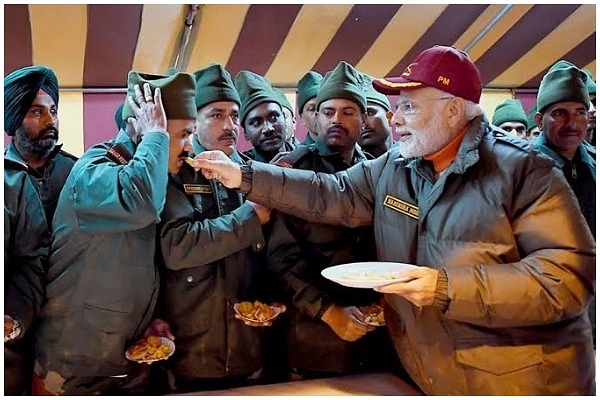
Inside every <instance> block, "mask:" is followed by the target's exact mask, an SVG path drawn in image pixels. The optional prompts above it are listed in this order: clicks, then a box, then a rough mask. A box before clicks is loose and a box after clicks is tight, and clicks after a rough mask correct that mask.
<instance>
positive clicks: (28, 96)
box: [4, 65, 58, 136]
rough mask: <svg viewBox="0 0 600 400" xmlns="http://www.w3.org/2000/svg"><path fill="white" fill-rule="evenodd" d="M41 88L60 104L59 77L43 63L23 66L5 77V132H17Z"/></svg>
mask: <svg viewBox="0 0 600 400" xmlns="http://www.w3.org/2000/svg"><path fill="white" fill-rule="evenodd" d="M40 89H41V90H43V91H44V92H46V93H48V95H49V96H50V97H51V98H52V100H54V103H55V104H56V105H58V79H57V78H56V75H55V74H54V71H52V69H50V68H48V67H45V66H43V65H34V66H29V67H23V68H20V69H18V70H16V71H13V72H11V73H10V74H8V75H7V76H6V77H5V78H4V132H6V133H7V134H8V135H10V136H13V135H14V134H15V131H16V130H17V129H18V128H19V127H20V126H21V123H22V122H23V118H25V114H27V111H29V107H31V104H32V103H33V100H35V98H36V96H37V94H38V92H39V90H40Z"/></svg>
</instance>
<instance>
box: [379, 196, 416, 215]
mask: <svg viewBox="0 0 600 400" xmlns="http://www.w3.org/2000/svg"><path fill="white" fill-rule="evenodd" d="M383 205H384V206H386V207H388V208H391V209H392V210H394V211H398V212H399V213H402V214H404V215H408V216H409V217H411V218H414V219H419V207H417V206H415V205H413V204H410V203H407V202H405V201H402V200H400V199H398V198H396V197H394V196H390V195H389V194H388V195H386V196H385V199H383Z"/></svg>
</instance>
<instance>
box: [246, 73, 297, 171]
mask: <svg viewBox="0 0 600 400" xmlns="http://www.w3.org/2000/svg"><path fill="white" fill-rule="evenodd" d="M235 87H236V89H237V91H238V93H239V95H240V100H241V102H242V104H241V106H240V124H241V126H242V127H243V128H244V135H245V137H246V139H247V140H248V141H249V142H250V143H252V149H250V150H248V151H246V152H244V154H245V155H247V156H248V157H250V158H251V159H253V160H257V161H262V162H269V161H271V160H272V159H273V157H275V156H276V155H277V154H279V153H281V152H284V151H290V150H292V149H293V148H292V146H291V145H290V144H289V143H287V142H286V141H285V132H286V125H285V116H284V113H283V106H282V104H281V98H280V96H278V95H277V93H275V91H274V90H273V87H272V86H271V82H269V81H268V80H266V79H265V78H264V77H263V76H260V75H258V74H255V73H254V72H251V71H240V72H238V74H237V75H236V76H235Z"/></svg>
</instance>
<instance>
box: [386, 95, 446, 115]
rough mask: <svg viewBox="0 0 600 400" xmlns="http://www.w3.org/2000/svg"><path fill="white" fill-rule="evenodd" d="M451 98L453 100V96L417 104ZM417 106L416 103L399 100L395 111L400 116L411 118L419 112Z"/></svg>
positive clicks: (421, 101) (422, 101)
mask: <svg viewBox="0 0 600 400" xmlns="http://www.w3.org/2000/svg"><path fill="white" fill-rule="evenodd" d="M453 98H454V96H446V97H436V98H433V99H424V100H419V103H425V102H426V101H437V100H448V99H453ZM417 104H418V103H415V102H413V101H412V100H409V99H406V100H401V101H399V102H398V104H397V110H398V111H400V112H401V113H402V115H405V116H412V115H415V114H418V113H419V111H420V108H419V107H418V106H417Z"/></svg>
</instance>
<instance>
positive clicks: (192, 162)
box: [183, 157, 194, 167]
mask: <svg viewBox="0 0 600 400" xmlns="http://www.w3.org/2000/svg"><path fill="white" fill-rule="evenodd" d="M183 161H185V163H186V164H187V165H189V166H190V167H193V166H194V159H193V158H191V157H186V158H184V159H183Z"/></svg>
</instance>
